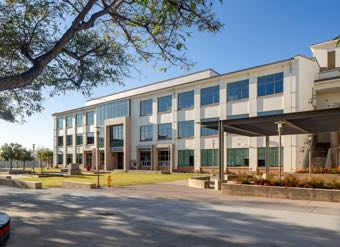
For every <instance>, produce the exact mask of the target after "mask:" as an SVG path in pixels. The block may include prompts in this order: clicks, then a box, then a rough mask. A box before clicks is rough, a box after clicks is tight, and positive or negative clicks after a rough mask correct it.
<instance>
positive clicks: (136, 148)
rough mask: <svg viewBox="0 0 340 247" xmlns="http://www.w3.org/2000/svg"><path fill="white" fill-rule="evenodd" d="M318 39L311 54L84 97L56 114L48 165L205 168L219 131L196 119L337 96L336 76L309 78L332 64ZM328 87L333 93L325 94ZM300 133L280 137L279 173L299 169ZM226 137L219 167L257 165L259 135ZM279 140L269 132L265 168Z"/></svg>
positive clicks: (260, 165)
mask: <svg viewBox="0 0 340 247" xmlns="http://www.w3.org/2000/svg"><path fill="white" fill-rule="evenodd" d="M318 45H319V46H318ZM318 45H314V46H312V47H311V48H312V51H313V54H314V56H315V57H313V58H308V57H305V56H301V55H297V56H294V57H292V58H290V59H286V60H282V61H277V62H274V63H271V64H266V65H261V66H257V67H252V68H248V69H244V70H240V71H234V72H231V73H226V74H219V73H217V72H215V71H214V70H211V69H209V70H205V71H201V72H197V73H193V74H190V75H186V76H182V77H178V78H173V79H169V80H166V81H161V82H157V83H154V84H150V85H146V86H143V87H139V88H135V89H131V90H127V91H124V92H121V93H116V94H112V95H108V96H104V97H100V98H97V99H94V100H90V101H87V102H86V103H85V106H84V107H82V108H78V109H73V110H69V111H65V112H60V113H55V114H53V120H54V131H53V133H54V163H55V164H61V165H66V164H69V163H78V164H80V165H81V166H83V167H84V168H86V169H89V170H91V169H95V165H96V164H97V162H98V163H99V165H100V168H101V169H105V170H113V169H124V170H128V169H144V170H167V169H169V170H174V171H183V172H205V171H209V172H210V171H211V170H212V169H215V168H217V166H218V162H219V161H218V133H217V132H216V131H214V130H210V129H206V128H203V127H202V126H201V124H200V122H201V121H204V120H208V119H232V118H234V119H235V118H246V117H254V116H263V115H272V114H280V113H289V112H299V111H307V110H313V109H315V108H317V106H316V104H318V105H320V107H321V106H322V105H325V104H326V103H325V100H327V99H328V98H329V97H330V98H332V99H333V98H334V100H333V101H334V102H340V77H339V79H338V80H337V81H336V83H335V84H336V85H334V83H333V81H330V82H328V81H326V82H324V81H322V83H326V84H327V83H328V84H327V85H330V87H336V88H339V94H337V93H335V92H334V91H333V90H332V89H327V90H325V89H324V88H322V89H321V84H322V83H321V82H316V81H317V80H319V79H320V78H321V77H322V76H323V73H326V72H327V71H328V72H327V73H330V72H329V68H328V67H329V66H328V63H333V60H329V61H330V62H329V61H328V62H327V56H333V52H331V55H329V53H326V58H324V54H325V52H324V51H323V50H322V49H323V48H324V46H322V44H318ZM320 45H321V46H320ZM332 45H334V42H333V43H332ZM320 47H321V48H320ZM327 47H328V46H327ZM332 47H333V48H334V50H336V52H335V55H334V57H335V58H334V59H335V60H334V61H335V62H334V66H333V65H332V66H331V67H332V70H334V73H335V74H336V73H340V72H339V67H340V55H338V53H339V50H338V48H336V45H335V46H332ZM327 49H329V50H331V49H330V48H329V47H328V48H327ZM328 52H329V51H328ZM331 59H332V58H331ZM319 60H320V61H319ZM325 61H326V62H325ZM333 67H334V68H333ZM332 73H333V72H332ZM332 73H331V75H332V76H333V74H332ZM336 75H338V74H336ZM339 75H340V74H339ZM325 78H328V77H327V76H326V77H325ZM331 83H333V84H331ZM316 85H317V86H316ZM322 85H323V86H324V84H322ZM327 85H326V86H327ZM326 86H325V87H326ZM329 93H331V94H334V95H332V96H328V94H329ZM337 99H339V100H337ZM326 105H327V104H326ZM335 105H336V104H332V106H331V107H334V106H335ZM325 107H328V105H327V106H325ZM97 131H98V137H97ZM333 135H334V134H333ZM335 135H336V134H335ZM307 138H308V136H307V135H291V136H284V137H283V150H282V151H283V152H282V153H283V169H284V171H285V172H295V171H297V170H298V169H302V168H303V167H304V165H305V158H306V148H307V145H308V144H307ZM327 138H328V137H327V136H324V137H322V136H320V137H318V139H319V140H324V141H325V142H327V141H329V142H331V137H329V138H328V139H329V140H328V139H327ZM225 140H226V141H225V144H224V149H223V152H224V157H225V160H224V165H225V168H226V169H228V170H230V171H235V172H238V171H239V172H241V171H242V172H258V171H261V170H262V169H264V158H265V155H264V153H265V148H264V147H265V138H264V137H263V138H262V137H244V136H237V135H232V134H225ZM97 146H99V150H100V151H99V153H98V152H97ZM278 146H279V145H278V137H277V136H272V137H270V150H269V158H270V160H269V164H270V165H271V167H272V170H275V169H277V168H276V167H277V166H278V160H279V159H278V155H279V152H278ZM334 148H335V147H333V149H334ZM336 148H338V146H336ZM337 150H338V149H336V151H335V150H333V152H334V153H336V152H337ZM336 156H337V155H336ZM336 162H337V161H335V162H334V164H335V163H336Z"/></svg>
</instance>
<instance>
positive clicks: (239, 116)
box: [227, 114, 249, 120]
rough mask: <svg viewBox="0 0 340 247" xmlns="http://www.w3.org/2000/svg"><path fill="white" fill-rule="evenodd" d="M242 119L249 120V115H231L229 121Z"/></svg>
mask: <svg viewBox="0 0 340 247" xmlns="http://www.w3.org/2000/svg"><path fill="white" fill-rule="evenodd" d="M242 118H249V114H236V115H229V116H228V117H227V119H228V120H230V119H242Z"/></svg>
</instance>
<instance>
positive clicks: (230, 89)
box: [227, 80, 249, 101]
mask: <svg viewBox="0 0 340 247" xmlns="http://www.w3.org/2000/svg"><path fill="white" fill-rule="evenodd" d="M247 98H249V80H243V81H237V82H232V83H228V84H227V100H228V101H232V100H239V99H247Z"/></svg>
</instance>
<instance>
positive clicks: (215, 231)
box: [0, 182, 340, 247]
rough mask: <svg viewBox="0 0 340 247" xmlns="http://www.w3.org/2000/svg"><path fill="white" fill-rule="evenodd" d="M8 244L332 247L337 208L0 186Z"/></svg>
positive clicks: (135, 191)
mask: <svg viewBox="0 0 340 247" xmlns="http://www.w3.org/2000/svg"><path fill="white" fill-rule="evenodd" d="M0 211H4V212H7V213H8V214H9V215H11V217H12V237H11V239H10V241H9V243H8V245H7V246H8V247H10V246H49V247H50V246H138V247H139V246H285V247H286V246H309V247H310V246H327V247H330V246H339V243H340V204H339V203H325V202H309V201H293V200H273V199H262V198H244V197H228V196H222V195H221V193H220V192H218V191H214V190H201V189H194V188H189V187H187V186H186V185H185V182H173V183H162V184H152V185H138V186H128V187H119V188H108V189H102V190H95V191H71V190H65V189H46V190H36V191H34V190H23V189H17V188H9V187H0Z"/></svg>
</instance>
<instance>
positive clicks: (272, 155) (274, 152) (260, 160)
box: [257, 147, 283, 167]
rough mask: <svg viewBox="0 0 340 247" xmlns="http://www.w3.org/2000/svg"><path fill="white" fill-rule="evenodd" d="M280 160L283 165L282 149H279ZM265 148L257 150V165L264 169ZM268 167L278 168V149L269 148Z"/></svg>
mask: <svg viewBox="0 0 340 247" xmlns="http://www.w3.org/2000/svg"><path fill="white" fill-rule="evenodd" d="M281 158H282V164H283V147H282V148H281ZM265 160H266V148H265V147H260V148H257V165H258V166H259V167H265V165H266V161H265ZM269 166H279V147H269Z"/></svg>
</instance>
